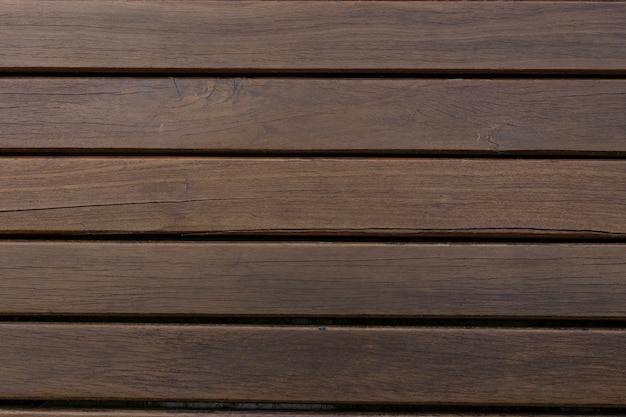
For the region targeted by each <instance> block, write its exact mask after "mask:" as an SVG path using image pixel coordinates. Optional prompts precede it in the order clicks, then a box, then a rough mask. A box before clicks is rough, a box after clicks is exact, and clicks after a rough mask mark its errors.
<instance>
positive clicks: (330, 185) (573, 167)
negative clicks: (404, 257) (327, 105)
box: [0, 158, 626, 238]
mask: <svg viewBox="0 0 626 417" xmlns="http://www.w3.org/2000/svg"><path fill="white" fill-rule="evenodd" d="M625 191H626V161H622V160H604V161H597V160H596V161H593V160H493V159H262V158H243V159H229V158H223V159H222V158H215V159H214V158H121V159H120V158H4V159H2V160H1V161H0V193H2V199H1V200H0V231H2V232H4V233H40V232H51V233H65V232H71V233H132V232H151V233H208V234H215V233H228V234H232V233H234V234H337V233H342V234H352V235H358V234H372V235H381V234H385V235H390V234H394V235H395V234H401V235H420V236H450V235H454V236H528V235H532V236H569V237H581V236H582V237H593V236H600V237H609V238H610V237H620V236H621V237H624V236H625V234H626V216H624V206H625V204H626V193H625Z"/></svg>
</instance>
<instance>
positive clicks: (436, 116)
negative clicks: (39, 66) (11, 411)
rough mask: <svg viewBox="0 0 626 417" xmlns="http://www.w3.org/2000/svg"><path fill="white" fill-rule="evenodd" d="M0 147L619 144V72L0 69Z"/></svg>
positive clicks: (624, 130) (582, 149) (546, 149)
mask: <svg viewBox="0 0 626 417" xmlns="http://www.w3.org/2000/svg"><path fill="white" fill-rule="evenodd" d="M0 109H2V114H3V122H2V129H1V130H0V149H1V150H28V149H54V150H74V151H75V150H78V151H84V150H117V151H128V150H139V151H146V150H150V149H152V150H185V151H196V150H199V151H209V152H238V151H243V152H264V151H275V152H276V151H278V152H285V151H287V152H289V151H292V152H293V151H295V152H307V151H309V152H310V151H317V152H319V151H352V152H355V151H356V152H379V153H380V152H405V153H406V152H413V153H429V152H430V153H453V154H454V153H460V152H471V153H499V152H507V153H533V154H546V153H549V154H561V155H563V154H566V155H567V154H576V153H593V154H595V153H598V152H607V153H610V152H612V153H615V154H621V155H623V154H626V140H624V136H625V135H626V119H625V118H624V117H623V115H624V114H626V81H624V80H437V79H431V80H421V79H414V80H407V79H242V78H232V79H206V78H176V79H174V78H170V79H161V78H147V79H146V78H143V79H142V78H139V79H136V78H39V79H38V78H2V79H0Z"/></svg>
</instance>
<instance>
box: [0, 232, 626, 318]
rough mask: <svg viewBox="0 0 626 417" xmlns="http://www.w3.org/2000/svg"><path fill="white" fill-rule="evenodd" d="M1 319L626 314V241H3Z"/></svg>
mask: <svg viewBox="0 0 626 417" xmlns="http://www.w3.org/2000/svg"><path fill="white" fill-rule="evenodd" d="M0 271H2V280H0V314H6V315H29V314H38V315H39V314H59V315H63V314H78V315H85V314H97V315H107V314H120V315H133V314H150V315H209V316H225V315H228V316H290V317H294V316H307V317H319V316H321V317H324V316H326V317H344V316H347V317H355V316H357V317H492V318H493V317H497V318H503V317H509V318H520V317H521V318H622V319H623V318H626V303H625V302H624V300H626V245H609V244H599V245H598V244H596V245H590V244H573V245H566V244H558V245H555V244H538V245H532V244H529V245H514V244H451V245H439V244H438V245H434V244H403V245H398V244H393V245H392V244H373V243H367V244H365V243H363V244H349V243H333V244H316V243H267V242H263V243H235V242H232V243H211V242H208V243H207V242H190V243H163V242H161V243H150V242H143V243H121V242H2V243H0Z"/></svg>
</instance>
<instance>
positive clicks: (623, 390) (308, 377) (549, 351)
mask: <svg viewBox="0 0 626 417" xmlns="http://www.w3.org/2000/svg"><path fill="white" fill-rule="evenodd" d="M0 333H1V334H2V339H0V371H1V372H2V375H3V378H1V379H0V393H1V395H2V397H3V398H5V399H13V398H21V399H23V398H32V399H40V398H45V399H83V398H89V399H137V400H142V399H146V400H147V399H161V400H169V399H174V398H175V399H179V400H230V401H276V402H307V401H308V402H315V403H320V402H333V403H340V402H350V403H372V402H374V403H444V402H445V403H448V404H492V405H494V404H512V405H515V404H527V405H549V404H559V405H605V406H609V405H624V404H625V403H626V379H625V378H624V374H625V373H626V356H625V355H624V354H623V353H624V351H625V349H626V332H625V331H623V330H523V329H516V330H510V329H509V330H506V329H450V328H448V329H445V328H444V329H441V328H440V329H437V328H430V329H426V328H423V329H416V328H404V329H393V328H315V327H244V326H242V327H239V326H231V327H223V326H200V325H196V326H179V325H97V324H96V325H86V324H74V325H67V324H34V325H33V324H1V325H0ZM17 381H19V383H17ZM565 387H566V388H565Z"/></svg>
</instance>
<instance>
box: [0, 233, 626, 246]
mask: <svg viewBox="0 0 626 417" xmlns="http://www.w3.org/2000/svg"><path fill="white" fill-rule="evenodd" d="M20 240H22V241H42V242H44V241H45V242H49V241H64V242H67V241H70V242H72V241H94V242H216V243H219V242H225V243H226V242H245V243H254V242H263V243H267V242H277V243H290V242H294V243H335V242H336V243H355V244H358V243H362V244H367V243H389V244H403V243H433V244H447V243H455V244H463V243H467V244H472V243H494V244H504V243H509V244H541V243H562V244H589V243H593V244H603V243H604V244H622V243H626V237H623V236H622V237H602V236H597V237H589V236H586V237H572V236H562V237H559V236H557V237H546V236H536V237H533V236H523V237H505V236H483V237H481V236H469V237H468V236H444V237H426V236H398V235H329V234H326V235H319V234H307V235H294V234H283V235H278V234H273V235H267V234H247V235H246V234H217V233H216V234H201V233H186V234H180V233H169V234H164V233H141V234H137V233H128V234H116V233H82V234H77V233H11V234H8V233H0V242H3V241H5V242H12V241H20Z"/></svg>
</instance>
